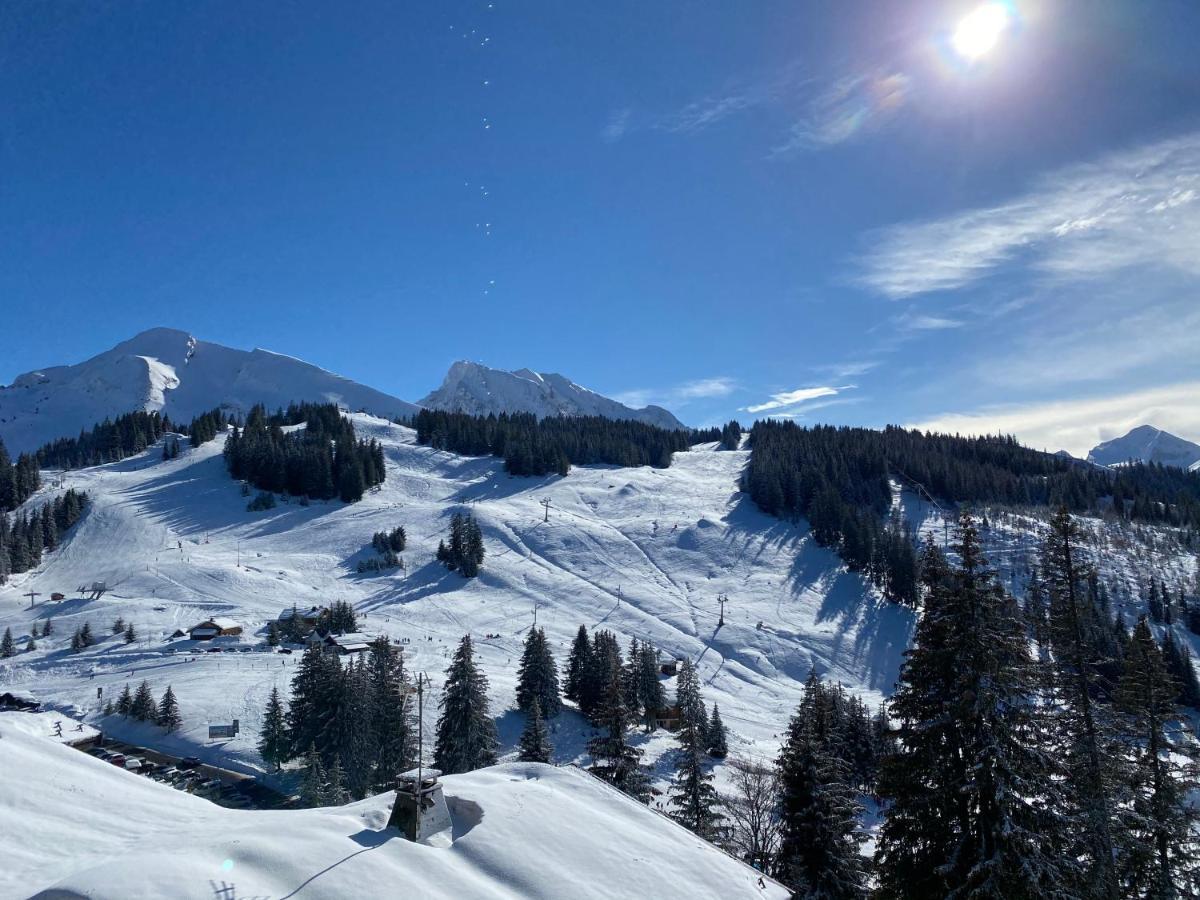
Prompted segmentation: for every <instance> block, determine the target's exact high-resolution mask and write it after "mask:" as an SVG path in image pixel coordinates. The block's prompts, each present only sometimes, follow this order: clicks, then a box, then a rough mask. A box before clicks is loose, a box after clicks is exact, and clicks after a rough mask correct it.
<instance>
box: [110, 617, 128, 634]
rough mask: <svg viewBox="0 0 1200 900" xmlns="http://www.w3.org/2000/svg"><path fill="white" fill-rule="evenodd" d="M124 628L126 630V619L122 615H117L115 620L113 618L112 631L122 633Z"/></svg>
mask: <svg viewBox="0 0 1200 900" xmlns="http://www.w3.org/2000/svg"><path fill="white" fill-rule="evenodd" d="M124 630H125V620H124V619H122V618H121V617H120V616H117V618H116V619H115V620H113V623H112V633H113V634H120V633H121V632H122V631H124Z"/></svg>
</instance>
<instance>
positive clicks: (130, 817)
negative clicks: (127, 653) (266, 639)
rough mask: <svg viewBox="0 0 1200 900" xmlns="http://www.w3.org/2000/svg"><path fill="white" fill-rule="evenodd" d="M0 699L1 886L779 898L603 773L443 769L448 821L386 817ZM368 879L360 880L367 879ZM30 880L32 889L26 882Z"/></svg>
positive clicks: (37, 891) (0, 890) (70, 891)
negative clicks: (63, 733) (166, 773)
mask: <svg viewBox="0 0 1200 900" xmlns="http://www.w3.org/2000/svg"><path fill="white" fill-rule="evenodd" d="M23 718H26V716H25V714H23V713H0V769H2V770H3V771H5V772H20V773H21V777H20V778H5V779H0V827H2V828H3V829H4V832H5V833H6V834H13V835H17V834H19V835H21V836H22V839H21V840H18V841H16V842H15V846H13V845H12V843H13V842H9V843H10V846H9V847H8V848H7V850H8V852H7V853H6V860H5V865H4V866H3V868H2V869H0V894H2V895H3V896H6V897H18V896H20V897H27V896H30V895H31V894H32V895H36V896H39V897H40V896H47V897H49V896H53V897H60V898H74V897H91V898H120V900H128V898H137V897H147V898H150V897H178V898H188V897H197V898H212V897H213V896H214V895H215V896H218V897H234V896H235V895H236V896H238V897H251V896H255V897H285V896H287V897H290V896H294V895H297V894H298V895H301V896H304V897H361V896H370V895H380V894H383V895H386V894H388V893H389V892H388V891H386V890H384V889H383V887H382V886H384V885H393V886H400V885H402V886H403V887H402V888H397V889H396V893H397V894H398V895H400V896H408V897H422V898H429V900H436V898H475V897H478V898H483V897H489V898H492V897H494V898H499V900H505V898H512V900H516V898H518V897H519V898H546V900H550V898H560V897H604V896H642V895H646V896H655V897H663V898H680V900H684V898H688V900H691V898H696V897H704V896H719V897H729V898H737V897H758V898H778V900H782V898H784V897H786V896H787V891H786V890H785V889H783V888H782V887H781V886H780V885H778V884H776V883H774V882H768V883H766V885H765V887H762V888H760V887H758V873H757V872H755V871H754V870H753V869H751V868H750V867H749V866H746V865H743V864H742V863H739V862H738V861H736V860H734V859H731V858H730V857H728V856H726V855H725V854H723V853H721V852H720V851H719V850H717V849H716V848H714V847H712V846H711V845H709V844H706V843H705V842H704V841H701V840H698V839H697V838H696V837H695V836H694V835H691V834H690V833H688V832H687V831H685V830H683V829H682V828H680V827H679V826H677V825H675V824H674V823H673V822H670V821H669V820H667V819H666V818H665V817H663V816H660V815H656V814H655V813H654V812H652V811H650V810H649V809H647V808H646V807H644V806H642V805H641V804H639V803H637V802H635V801H632V800H630V799H629V798H627V797H624V796H622V795H620V794H618V793H617V792H615V791H613V790H611V789H609V788H608V787H607V786H606V785H604V784H602V783H600V782H598V781H596V780H595V779H593V778H591V777H589V776H587V775H584V774H583V773H580V772H577V771H574V770H571V769H557V768H553V767H551V766H545V765H538V764H516V765H505V766H498V767H495V768H489V769H481V770H479V771H476V772H472V773H470V774H467V775H453V776H449V777H447V778H445V779H444V780H443V784H444V785H445V788H444V790H445V795H446V798H447V803H448V805H449V806H450V811H451V817H452V819H453V823H454V824H453V828H452V829H451V831H449V832H443V833H442V834H440V835H435V836H434V838H433V839H432V840H431V842H430V843H428V844H414V843H410V842H409V841H407V840H405V839H404V838H402V837H401V836H400V835H399V833H398V832H396V831H394V830H388V829H386V827H385V826H386V824H387V818H388V814H389V812H390V809H391V804H392V799H393V796H394V795H393V794H392V793H391V792H388V793H385V794H380V795H378V796H375V797H371V798H369V799H366V800H363V801H361V802H358V803H352V804H350V805H348V806H341V807H327V808H322V809H306V810H292V811H239V810H230V809H223V808H221V807H219V806H216V805H214V804H211V803H208V802H207V801H205V800H202V799H199V798H197V797H193V796H191V795H189V794H186V793H183V792H181V791H177V790H174V789H173V788H171V787H168V786H166V785H162V784H158V783H156V782H153V781H150V780H149V779H146V778H142V777H141V776H138V775H134V774H131V773H128V772H125V771H122V770H118V769H117V768H115V767H114V766H111V765H109V764H107V763H104V762H101V761H100V760H97V759H93V758H92V757H90V756H87V755H86V754H84V753H80V752H79V751H77V750H72V749H70V748H68V747H64V746H62V745H59V744H57V743H55V742H54V741H52V740H49V739H47V738H44V737H41V736H37V735H34V734H30V733H28V731H27V730H26V729H24V728H23V727H22V726H23V725H24V723H23V721H22V719H23ZM368 886H371V887H368ZM42 891H44V892H45V893H44V894H43V893H41V892H42Z"/></svg>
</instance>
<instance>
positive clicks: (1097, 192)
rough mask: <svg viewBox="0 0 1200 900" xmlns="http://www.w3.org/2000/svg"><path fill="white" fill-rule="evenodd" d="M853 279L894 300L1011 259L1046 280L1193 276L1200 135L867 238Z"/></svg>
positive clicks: (962, 281) (1198, 268)
mask: <svg viewBox="0 0 1200 900" xmlns="http://www.w3.org/2000/svg"><path fill="white" fill-rule="evenodd" d="M871 241H872V244H873V246H872V247H871V249H870V250H869V251H868V252H867V253H866V254H865V256H864V257H863V258H862V259H861V260H860V261H859V263H860V270H859V272H858V276H857V280H858V281H859V282H861V283H862V284H864V285H866V286H867V287H869V288H871V289H873V290H875V291H878V292H879V293H881V294H884V295H885V296H887V297H891V298H893V299H900V298H905V297H913V296H916V295H918V294H924V293H929V292H932V291H945V290H951V289H954V288H962V287H965V286H967V285H969V284H972V283H974V282H976V281H979V280H981V279H983V278H985V277H987V276H989V275H991V274H993V273H994V272H996V271H997V270H999V269H1000V268H1001V267H1003V266H1005V265H1007V264H1010V263H1012V262H1013V261H1015V260H1028V263H1029V265H1031V266H1032V267H1033V268H1034V270H1036V271H1037V272H1040V273H1041V274H1042V275H1043V276H1045V277H1047V278H1052V279H1055V280H1067V281H1070V280H1080V279H1095V278H1098V277H1103V276H1106V275H1109V274H1111V273H1113V272H1115V271H1118V270H1122V269H1128V268H1132V267H1141V266H1159V267H1166V268H1170V269H1174V270H1179V271H1184V272H1187V273H1189V274H1191V275H1200V253H1198V252H1197V249H1196V248H1197V246H1200V133H1193V134H1188V135H1184V136H1182V137H1178V138H1173V139H1169V140H1163V141H1159V142H1157V143H1153V144H1150V145H1147V146H1143V147H1140V148H1137V149H1135V150H1130V151H1125V152H1122V153H1117V154H1113V155H1111V156H1108V157H1106V158H1104V159H1102V160H1100V161H1099V162H1096V163H1091V164H1088V165H1080V166H1072V167H1069V168H1066V169H1062V170H1060V171H1057V172H1055V173H1052V174H1050V175H1048V176H1046V177H1044V178H1042V179H1041V180H1040V181H1039V182H1038V183H1037V184H1036V185H1035V186H1034V188H1033V189H1032V190H1030V191H1028V192H1027V193H1025V194H1024V195H1022V196H1020V197H1018V198H1016V199H1015V200H1012V201H1009V202H1007V203H1003V204H999V205H996V206H990V207H984V208H980V209H974V210H969V211H966V212H962V213H958V214H956V215H953V216H949V217H946V218H943V219H936V220H932V221H925V222H916V223H909V224H902V225H897V226H894V227H891V228H888V229H885V230H883V231H881V232H878V233H876V234H874V235H872V236H871Z"/></svg>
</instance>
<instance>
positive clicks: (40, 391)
mask: <svg viewBox="0 0 1200 900" xmlns="http://www.w3.org/2000/svg"><path fill="white" fill-rule="evenodd" d="M293 400H315V401H328V402H336V403H340V404H341V405H343V406H345V407H347V408H348V409H352V410H359V409H363V410H366V411H367V412H370V413H373V414H375V415H377V416H384V417H387V418H395V417H399V416H408V415H412V414H413V413H415V412H416V411H417V407H416V406H414V405H413V404H411V403H407V402H405V401H404V400H401V399H399V398H397V397H392V396H389V395H388V394H384V393H382V392H381V391H377V390H374V389H373V388H369V387H365V386H363V385H361V384H357V383H356V382H353V381H351V380H350V379H348V378H343V377H342V376H340V375H335V374H333V373H332V372H327V371H325V370H324V369H321V368H318V367H317V366H314V365H311V364H310V363H306V362H303V361H301V360H298V359H294V358H292V357H290V356H283V355H281V354H279V353H272V352H270V351H268V350H234V349H231V348H229V347H223V346H221V345H220V344H212V343H209V342H207V341H200V340H197V339H196V338H194V337H192V336H191V335H190V334H188V333H187V332H185V331H176V330H174V329H171V328H154V329H151V330H150V331H143V332H142V333H141V334H139V335H137V336H136V337H133V338H131V339H129V340H128V341H124V342H123V343H120V344H118V345H117V346H115V347H113V348H112V349H111V350H107V351H105V352H104V353H101V354H99V355H98V356H93V357H92V358H91V359H89V360H86V361H85V362H81V363H78V364H77V365H72V366H54V367H51V368H48V369H40V370H38V371H35V372H28V373H26V374H24V375H21V376H19V377H18V378H16V379H15V380H14V381H13V383H12V384H11V385H9V386H7V387H0V438H3V440H4V443H5V445H6V446H7V447H8V449H9V452H10V453H18V452H22V451H25V450H34V449H36V448H38V447H40V446H41V445H42V444H45V443H47V442H48V441H51V440H54V439H55V438H59V437H73V436H75V435H76V434H78V433H79V431H80V429H83V428H91V426H92V425H94V424H96V423H97V422H101V421H103V420H104V419H105V418H115V417H116V416H119V415H122V414H124V413H127V412H132V411H134V410H145V411H148V412H149V411H153V410H158V411H160V412H162V413H164V414H165V415H168V416H170V417H171V419H172V420H174V421H176V422H188V421H190V420H191V419H192V418H193V417H194V416H196V415H198V414H200V413H202V412H205V411H207V410H209V409H213V408H215V407H217V406H221V407H224V408H225V409H227V410H230V411H232V412H241V413H244V412H246V411H248V410H249V409H250V408H251V407H252V406H254V404H256V403H263V404H266V406H267V407H268V408H270V409H274V408H275V407H279V406H286V405H287V404H288V403H290V402H291V401H293Z"/></svg>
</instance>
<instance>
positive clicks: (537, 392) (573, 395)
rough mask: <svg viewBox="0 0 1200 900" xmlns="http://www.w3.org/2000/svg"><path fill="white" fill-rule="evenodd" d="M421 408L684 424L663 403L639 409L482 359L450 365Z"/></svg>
mask: <svg viewBox="0 0 1200 900" xmlns="http://www.w3.org/2000/svg"><path fill="white" fill-rule="evenodd" d="M420 405H421V406H425V407H428V408H430V409H442V410H448V411H454V412H466V413H471V414H472V415H480V416H486V415H490V414H495V415H499V414H500V413H503V412H508V413H513V412H525V413H533V414H534V415H536V416H537V417H538V418H546V417H547V416H603V417H604V418H607V419H630V420H633V421H636V422H645V423H646V424H647V425H655V426H658V427H659V428H670V429H677V428H685V427H686V426H684V425H683V423H681V422H680V421H679V420H678V419H677V418H675V416H673V415H672V414H671V413H670V412H668V411H667V410H665V409H663V408H662V407H660V406H647V407H645V408H643V409H634V408H633V407H629V406H626V405H625V404H623V403H619V402H618V401H616V400H613V399H611V398H609V397H605V396H603V395H601V394H597V393H596V392H595V391H590V390H588V389H587V388H585V387H582V386H580V385H578V384H576V383H575V382H573V381H571V380H570V379H569V378H567V377H566V376H565V375H559V374H557V373H549V372H535V371H533V370H532V369H517V370H516V371H513V372H506V371H504V370H502V369H493V368H490V367H488V366H485V365H483V364H481V363H476V362H470V361H468V360H459V361H458V362H455V363H454V364H453V365H452V366H450V370H449V371H448V372H447V373H446V377H445V378H444V379H442V384H441V386H440V387H439V388H438V389H437V390H435V391H432V392H431V393H430V394H428V395H427V396H426V397H424V398H423V399H422V400H421V401H420Z"/></svg>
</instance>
